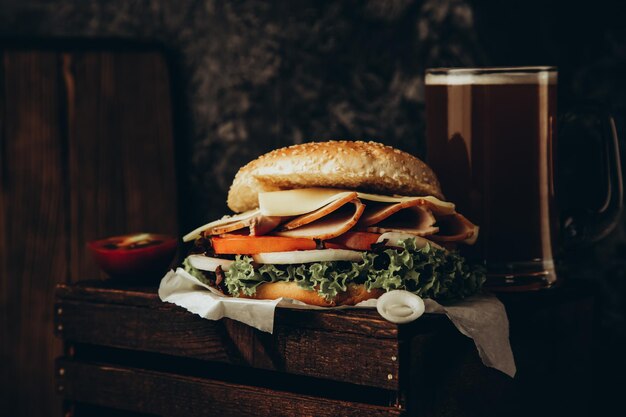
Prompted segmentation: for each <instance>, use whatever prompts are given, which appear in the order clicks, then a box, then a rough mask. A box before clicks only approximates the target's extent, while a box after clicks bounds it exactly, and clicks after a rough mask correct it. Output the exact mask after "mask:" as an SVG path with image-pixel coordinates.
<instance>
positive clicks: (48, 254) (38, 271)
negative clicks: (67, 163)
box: [0, 52, 69, 416]
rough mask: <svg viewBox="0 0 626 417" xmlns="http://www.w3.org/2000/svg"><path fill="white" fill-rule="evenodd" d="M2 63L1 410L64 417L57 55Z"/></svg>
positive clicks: (11, 56)
mask: <svg viewBox="0 0 626 417" xmlns="http://www.w3.org/2000/svg"><path fill="white" fill-rule="evenodd" d="M2 65H3V74H2V76H3V78H2V84H3V88H2V90H3V94H2V96H1V97H0V100H1V101H2V106H1V107H2V109H3V115H2V119H3V126H2V127H3V130H2V132H3V136H2V138H1V140H2V145H1V146H2V155H1V157H2V160H1V161H0V165H1V167H0V171H1V172H2V182H1V184H0V187H1V189H0V273H1V276H0V320H1V322H0V349H1V351H0V353H1V354H0V357H2V361H3V363H2V365H1V366H0V386H1V387H2V389H1V390H0V409H1V410H2V414H3V415H11V416H18V415H19V416H35V415H58V413H59V412H60V407H61V403H60V401H59V399H58V398H57V397H56V396H55V393H54V373H53V368H52V367H51V365H52V364H53V360H54V358H55V357H56V356H57V355H59V354H60V352H61V341H60V340H59V339H57V338H55V337H54V336H53V334H52V332H51V329H52V322H53V315H52V314H53V313H52V303H53V298H52V294H53V292H54V287H55V285H56V283H58V282H63V281H65V280H66V279H67V277H68V268H67V247H68V239H69V236H68V235H67V227H66V226H67V222H68V220H69V219H68V216H67V211H68V207H67V194H66V193H65V192H64V191H65V189H66V188H65V176H64V169H63V166H64V155H63V153H62V149H63V138H62V136H61V132H60V129H59V118H60V116H61V113H62V112H61V109H60V102H59V100H58V98H59V84H58V80H59V76H60V73H59V68H58V56H57V55H56V54H55V53H33V52H12V53H4V54H3V55H2ZM33 398H36V399H37V400H36V401H33Z"/></svg>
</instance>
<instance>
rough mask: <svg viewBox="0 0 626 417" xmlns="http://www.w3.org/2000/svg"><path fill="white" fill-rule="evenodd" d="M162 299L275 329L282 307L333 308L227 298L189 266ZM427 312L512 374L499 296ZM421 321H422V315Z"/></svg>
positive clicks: (169, 279)
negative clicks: (448, 323) (443, 318)
mask: <svg viewBox="0 0 626 417" xmlns="http://www.w3.org/2000/svg"><path fill="white" fill-rule="evenodd" d="M159 297H160V298H161V300H163V301H166V302H169V303H173V304H176V305H178V306H181V307H183V308H185V309H187V310H188V311H190V312H192V313H195V314H198V315H199V316H200V317H203V318H205V319H209V320H219V319H221V318H223V317H228V318H230V319H233V320H237V321H240V322H242V323H245V324H247V325H249V326H252V327H255V328H257V329H259V330H261V331H264V332H269V333H272V332H273V331H274V310H275V309H276V306H281V307H289V308H303V309H321V310H324V309H327V308H328V307H317V306H311V305H308V304H304V303H302V302H300V301H296V300H292V299H289V298H279V299H276V300H253V299H244V298H233V297H226V296H224V295H223V294H221V293H219V292H218V291H216V290H214V289H212V288H211V287H209V286H207V285H205V284H203V283H202V282H200V281H198V280H197V279H196V278H195V277H193V276H192V275H190V274H189V273H187V272H186V271H185V270H184V269H182V268H178V269H177V270H176V271H169V272H168V273H167V274H166V275H165V276H164V277H163V279H162V280H161V285H160V286H159ZM424 303H425V306H426V312H427V313H435V314H445V315H446V316H448V318H449V319H450V321H452V323H453V324H454V325H455V326H456V328H457V329H458V330H459V331H460V332H461V333H462V334H464V335H465V336H467V337H470V338H472V339H473V340H474V343H475V345H476V348H477V349H478V354H479V355H480V358H481V360H482V361H483V363H484V364H485V365H486V366H489V367H492V368H495V369H498V370H499V371H502V372H504V373H505V374H507V375H509V376H510V377H513V376H515V372H516V368H515V361H514V359H513V352H512V351H511V344H510V342H509V320H508V318H507V315H506V310H505V309H504V305H503V304H502V303H501V302H500V300H498V299H497V298H496V297H495V296H494V295H491V294H480V295H475V296H473V297H470V298H467V299H465V300H463V301H461V302H459V303H456V304H454V305H450V306H442V305H441V304H439V303H437V302H436V301H434V300H429V299H426V300H424ZM375 307H376V300H367V301H364V302H362V303H359V304H357V305H356V306H349V307H347V306H343V307H333V308H375ZM418 320H419V319H418Z"/></svg>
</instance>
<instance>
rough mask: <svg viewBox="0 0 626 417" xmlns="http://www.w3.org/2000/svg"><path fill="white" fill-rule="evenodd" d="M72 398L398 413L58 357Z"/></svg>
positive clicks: (314, 412)
mask: <svg viewBox="0 0 626 417" xmlns="http://www.w3.org/2000/svg"><path fill="white" fill-rule="evenodd" d="M58 367H59V370H61V369H62V370H63V371H62V372H61V373H62V374H63V375H62V376H61V377H60V378H59V379H58V384H59V390H60V392H62V393H63V396H64V397H65V398H66V399H68V400H72V401H80V402H85V403H89V404H94V405H99V406H107V407H112V408H119V409H123V410H129V411H134V412H143V413H153V414H158V415H167V416H173V417H176V416H184V417H193V416H200V415H207V414H210V415H216V416H224V417H227V416H277V417H280V416H320V417H324V416H338V415H341V416H359V417H360V416H400V415H403V412H402V411H401V410H399V409H397V408H395V407H384V406H377V405H370V404H363V403H357V402H348V401H341V400H335V399H327V398H320V397H314V396H310V395H301V394H296V393H292V392H286V391H276V390H271V389H267V388H260V387H252V386H246V385H239V384H233V383H227V382H221V381H215V380H209V379H204V378H196V377H189V376H180V375H174V374H168V373H162V372H154V371H147V370H140V369H133V368H123V367H118V366H111V365H97V364H89V363H81V362H77V361H72V360H66V359H63V360H60V361H59V362H58Z"/></svg>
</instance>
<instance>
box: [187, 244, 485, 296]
mask: <svg viewBox="0 0 626 417" xmlns="http://www.w3.org/2000/svg"><path fill="white" fill-rule="evenodd" d="M186 269H187V268H186ZM194 275H195V274H194ZM224 276H225V283H226V286H227V288H228V291H229V293H230V294H232V295H233V296H238V295H240V294H245V295H249V296H251V295H254V293H255V292H256V288H257V287H258V286H259V285H261V284H262V283H265V282H275V281H293V282H295V283H297V284H298V285H299V286H300V287H302V288H304V289H308V290H315V291H317V292H318V293H319V294H320V295H321V296H323V297H325V298H326V299H332V298H333V297H335V296H336V295H337V293H338V292H341V291H345V290H346V289H347V285H348V284H350V283H357V284H365V287H366V288H367V289H368V290H371V289H376V288H382V289H383V290H385V291H391V290H396V289H402V290H407V291H410V292H412V293H414V294H417V295H419V296H420V297H422V298H433V299H437V300H439V301H453V300H457V299H461V298H464V297H467V296H469V295H472V294H475V293H476V292H478V291H479V290H480V288H481V287H482V284H483V283H484V281H485V273H484V269H483V268H481V267H479V266H476V265H469V264H467V263H466V261H465V259H464V258H462V257H461V256H460V255H459V254H458V252H455V251H452V252H447V251H444V250H441V249H437V248H435V247H432V246H430V245H427V246H425V247H424V248H421V249H418V248H417V247H416V243H415V239H407V240H405V241H403V242H401V248H398V249H396V248H387V249H385V250H383V251H381V252H367V253H364V254H363V260H362V261H360V262H348V261H333V262H314V263H308V264H297V265H271V264H264V265H261V266H259V267H257V268H255V266H254V264H253V261H252V258H251V257H249V256H237V257H236V259H235V262H234V263H233V264H232V265H231V267H230V269H229V270H228V271H226V272H225V273H224Z"/></svg>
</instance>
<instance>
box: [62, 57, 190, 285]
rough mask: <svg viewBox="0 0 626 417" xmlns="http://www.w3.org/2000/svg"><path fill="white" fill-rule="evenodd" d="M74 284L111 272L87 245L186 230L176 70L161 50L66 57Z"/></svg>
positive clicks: (175, 233)
mask: <svg viewBox="0 0 626 417" xmlns="http://www.w3.org/2000/svg"><path fill="white" fill-rule="evenodd" d="M63 79H64V85H65V90H66V96H67V103H68V122H67V124H68V129H67V130H68V142H69V158H68V160H69V178H70V184H69V188H70V202H71V220H72V221H71V224H70V227H71V234H72V237H73V239H72V242H71V258H70V268H71V269H70V272H71V278H72V280H73V281H76V280H79V279H85V278H87V277H89V278H94V277H98V276H100V277H103V274H102V273H101V272H100V271H99V270H98V268H97V267H96V266H95V264H94V262H93V260H92V258H91V256H90V254H89V253H88V251H87V248H86V246H85V244H86V242H88V241H89V240H92V239H96V238H101V237H106V236H113V235H117V234H123V233H129V232H142V231H145V232H158V233H167V234H173V235H178V229H177V226H176V224H177V207H176V201H177V196H176V176H175V169H174V160H175V158H174V147H173V138H172V118H171V101H170V95H169V88H170V86H169V74H168V71H167V65H166V62H165V60H164V59H163V57H162V56H161V55H160V54H159V53H156V52H139V51H134V52H132V53H131V52H86V53H71V54H70V53H65V54H63Z"/></svg>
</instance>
